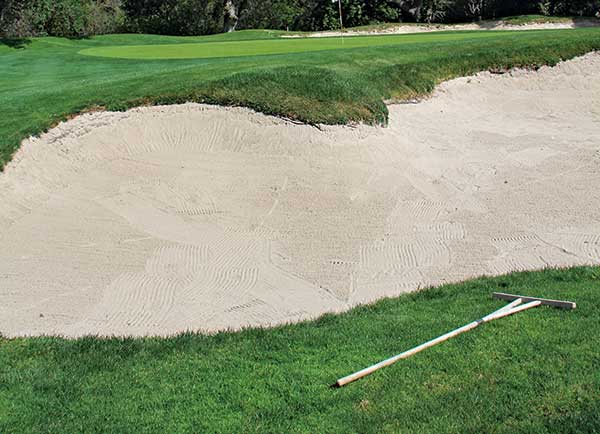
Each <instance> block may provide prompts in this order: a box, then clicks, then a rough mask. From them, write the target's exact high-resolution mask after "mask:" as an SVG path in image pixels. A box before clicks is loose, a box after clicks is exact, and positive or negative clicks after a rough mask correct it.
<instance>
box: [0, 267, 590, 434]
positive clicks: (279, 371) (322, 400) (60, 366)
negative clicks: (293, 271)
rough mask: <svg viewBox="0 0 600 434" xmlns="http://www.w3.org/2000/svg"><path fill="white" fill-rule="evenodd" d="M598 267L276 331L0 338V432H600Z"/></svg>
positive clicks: (438, 292) (524, 276)
mask: <svg viewBox="0 0 600 434" xmlns="http://www.w3.org/2000/svg"><path fill="white" fill-rule="evenodd" d="M492 291H503V292H510V293H518V294H528V295H536V296H542V297H549V298H560V299H568V300H573V301H576V302H577V303H578V309H577V310H575V311H562V310H558V309H552V308H548V307H543V308H537V309H534V310H531V311H528V312H524V313H522V314H519V315H516V316H513V317H508V318H505V319H502V320H499V321H497V322H493V323H490V324H486V325H485V326H483V327H480V328H478V329H476V330H475V331H473V332H470V333H467V334H464V335H461V336H459V337H457V338H455V339H453V340H450V341H448V342H445V343H443V344H441V345H439V346H437V347H434V348H432V349H429V350H426V351H425V352H423V353H420V354H418V355H416V356H414V357H412V358H410V359H407V360H405V361H402V362H399V363H398V364H396V365H394V366H392V367H389V368H386V369H384V370H382V371H380V372H378V373H376V374H374V375H372V376H370V377H368V378H366V379H363V380H361V381H360V382H357V383H354V384H352V385H350V386H348V387H346V388H343V389H337V390H336V389H330V388H329V386H328V385H329V384H331V383H333V382H334V381H335V380H336V379H337V378H338V377H340V376H343V375H345V374H348V373H350V372H352V371H354V370H356V369H358V368H362V367H365V366H367V365H369V364H371V363H373V362H377V361H379V360H381V359H383V358H386V357H389V356H391V355H394V354H396V353H398V352H400V351H402V350H405V349H408V348H410V347H412V346H414V345H416V344H419V343H421V342H424V341H425V340H428V339H431V338H432V337H435V336H437V335H439V334H441V333H443V332H446V331H448V330H450V329H453V328H455V327H457V326H460V325H463V324H465V323H467V322H470V321H472V320H473V319H475V318H479V317H481V316H482V315H483V314H486V313H489V312H491V311H492V310H494V309H497V308H498V307H500V306H502V305H503V302H500V301H497V300H492V299H491V297H490V294H491V292H492ZM599 318H600V268H598V267H582V268H574V269H570V270H545V271H539V272H530V273H520V274H514V275H510V276H503V277H498V278H482V279H477V280H473V281H470V282H467V283H463V284H458V285H447V286H444V287H441V288H435V289H429V290H425V291H421V292H418V293H414V294H410V295H405V296H402V297H399V298H396V299H389V300H384V301H381V302H378V303H376V304H373V305H370V306H364V307H360V308H357V309H354V310H352V311H350V312H348V313H345V314H342V315H338V316H334V315H326V316H324V317H322V318H321V319H319V320H317V321H314V322H308V323H302V324H296V325H289V326H283V327H277V328H274V329H269V330H262V329H253V330H246V331H243V332H239V333H220V334H217V335H215V336H202V335H195V334H184V335H181V336H178V337H173V338H168V339H159V338H148V339H95V338H83V339H79V340H64V339H59V338H50V337H45V338H33V339H14V340H0V431H1V432H150V431H152V432H194V431H195V432H254V431H262V432H411V433H417V432H423V433H430V432H473V433H475V432H498V433H515V432H527V433H530V432H539V433H544V432H547V433H561V432H564V433H574V432H588V433H591V432H598V430H600V375H598V369H597V367H598V366H600V321H599V320H598V319H599Z"/></svg>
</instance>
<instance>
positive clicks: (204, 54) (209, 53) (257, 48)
mask: <svg viewBox="0 0 600 434" xmlns="http://www.w3.org/2000/svg"><path fill="white" fill-rule="evenodd" d="M465 37H467V38H468V37H469V36H468V34H465V33H443V34H428V35H386V36H364V37H353V38H340V37H330V38H297V39H283V38H281V39H263V40H254V41H224V42H223V41H218V42H201V43H187V44H181V43H179V44H156V45H125V46H108V47H97V48H87V49H84V50H81V51H80V53H81V54H85V55H88V56H99V57H116V58H121V59H151V60H158V59H210V58H217V57H223V58H225V57H247V56H264V55H269V54H292V53H294V54H296V53H308V52H312V51H328V50H349V49H352V48H369V47H380V46H398V45H400V46H402V45H405V44H414V43H416V42H420V43H436V42H450V41H461V40H463V39H465ZM478 37H479V38H486V37H488V38H494V39H495V38H498V35H497V34H489V33H488V34H485V33H483V34H480V35H478Z"/></svg>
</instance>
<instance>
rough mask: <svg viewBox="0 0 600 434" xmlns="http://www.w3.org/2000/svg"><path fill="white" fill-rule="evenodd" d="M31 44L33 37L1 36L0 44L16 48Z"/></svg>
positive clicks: (19, 48)
mask: <svg viewBox="0 0 600 434" xmlns="http://www.w3.org/2000/svg"><path fill="white" fill-rule="evenodd" d="M29 44H31V39H27V38H0V45H6V46H7V47H10V48H14V49H16V50H21V49H23V48H25V47H26V46H27V45H29Z"/></svg>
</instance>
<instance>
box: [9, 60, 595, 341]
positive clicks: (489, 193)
mask: <svg viewBox="0 0 600 434" xmlns="http://www.w3.org/2000/svg"><path fill="white" fill-rule="evenodd" d="M599 185H600V55H599V54H589V55H586V56H584V57H581V58H578V59H574V60H572V61H569V62H564V63H561V64H560V65H558V66H556V67H554V68H542V69H541V70H539V71H538V72H527V71H513V72H511V73H509V74H505V75H501V76H500V75H492V74H489V73H484V74H479V75H477V76H474V77H469V78H461V79H457V80H453V81H451V82H447V83H444V84H443V85H441V86H440V87H439V88H438V89H437V91H436V93H435V95H434V96H433V97H432V98H430V99H428V100H426V101H422V102H420V103H418V104H402V105H393V106H390V125H389V127H388V128H379V127H369V126H358V127H356V128H351V127H323V128H322V130H319V129H315V128H312V127H310V126H302V125H294V124H290V123H287V122H285V121H282V120H279V119H276V118H272V117H268V116H264V115H261V114H257V113H253V112H251V111H249V110H246V109H238V108H235V109H229V108H219V107H209V106H202V105H196V104H186V105H180V106H169V107H152V108H140V109H135V110H131V111H128V112H126V113H94V114H87V115H83V116H80V117H78V118H76V119H74V120H72V121H69V122H66V123H64V124H61V125H60V126H58V127H57V128H55V129H53V130H52V131H50V132H49V133H47V134H45V135H43V137H41V138H32V139H30V140H27V141H25V142H24V144H23V147H22V149H21V150H20V151H19V152H18V154H17V156H16V157H15V158H14V160H13V162H12V163H10V165H9V167H7V169H6V171H5V173H4V174H1V175H0V332H1V333H2V334H4V335H6V336H18V335H39V334H62V335H66V336H80V335H83V334H101V335H111V334H118V335H166V334H171V333H176V332H180V331H183V330H188V329H192V330H197V329H203V330H219V329H225V328H238V327H241V326H247V325H270V324H276V323H282V322H288V321H297V320H301V319H306V318H311V317H314V316H317V315H319V314H321V313H323V312H326V311H341V310H344V309H347V308H349V307H351V306H353V305H355V304H357V303H362V302H368V301H372V300H376V299H378V298H380V297H383V296H393V295H397V294H400V293H402V292H406V291H412V290H415V289H417V288H419V287H425V286H428V285H437V284H440V283H443V282H447V281H456V280H462V279H466V278H468V277H472V276H477V275H481V274H499V273H506V272H509V271H514V270H523V269H535V268H542V267H547V266H556V265H573V264H590V263H599V261H600V188H598V186H599Z"/></svg>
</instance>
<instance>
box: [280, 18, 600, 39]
mask: <svg viewBox="0 0 600 434" xmlns="http://www.w3.org/2000/svg"><path fill="white" fill-rule="evenodd" d="M598 26H600V20H598V19H595V18H578V19H565V20H564V21H561V22H554V23H543V22H541V23H526V24H511V23H510V22H506V21H502V20H497V21H483V22H481V23H467V24H398V25H391V26H387V27H379V28H378V27H374V28H371V29H369V28H367V29H364V30H363V29H356V28H351V29H347V30H344V31H343V32H340V31H339V30H328V31H323V32H313V33H309V34H301V35H284V36H282V37H283V38H300V37H307V36H308V37H310V38H326V37H330V36H342V35H344V36H364V35H398V34H405V33H429V32H448V31H457V30H461V31H463V30H469V31H470V30H511V31H520V30H561V29H576V28H581V27H598Z"/></svg>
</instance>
